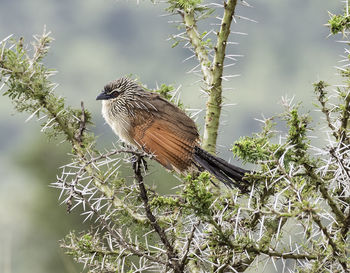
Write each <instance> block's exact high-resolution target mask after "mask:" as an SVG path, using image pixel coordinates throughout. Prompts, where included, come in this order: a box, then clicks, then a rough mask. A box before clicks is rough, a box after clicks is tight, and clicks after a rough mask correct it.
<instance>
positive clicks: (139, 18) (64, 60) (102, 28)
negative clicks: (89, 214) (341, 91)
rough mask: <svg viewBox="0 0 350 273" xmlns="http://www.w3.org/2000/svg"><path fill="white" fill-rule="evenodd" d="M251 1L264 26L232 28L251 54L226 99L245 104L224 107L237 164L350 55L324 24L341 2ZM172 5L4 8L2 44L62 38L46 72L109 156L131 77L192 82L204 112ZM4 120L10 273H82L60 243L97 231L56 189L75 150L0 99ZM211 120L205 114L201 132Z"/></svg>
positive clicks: (235, 49)
mask: <svg viewBox="0 0 350 273" xmlns="http://www.w3.org/2000/svg"><path fill="white" fill-rule="evenodd" d="M250 4H252V5H253V6H254V8H251V9H248V8H244V7H242V6H239V7H238V8H237V14H239V15H242V16H244V17H248V18H251V19H254V20H256V21H258V22H259V23H253V22H250V21H247V20H242V19H238V20H237V24H234V25H233V28H232V30H233V31H235V32H246V33H248V35H247V36H245V35H237V34H236V35H232V36H231V38H230V40H231V41H235V42H239V45H231V46H230V48H229V52H230V53H231V54H241V55H244V57H243V58H239V60H238V62H237V64H236V65H235V66H232V67H230V68H229V71H230V72H231V73H232V74H240V75H241V76H240V77H237V78H233V79H232V80H231V81H230V82H228V83H226V85H225V86H226V87H232V88H234V89H233V90H230V91H226V92H225V94H224V96H225V99H226V100H225V103H228V104H232V103H235V104H236V105H235V106H227V107H225V108H224V111H223V117H222V126H221V127H220V137H219V140H218V145H219V146H218V152H219V154H220V155H221V156H222V157H224V158H226V159H228V160H229V159H231V158H230V157H231V155H230V152H229V148H230V146H231V144H232V143H233V141H234V140H235V139H237V138H239V137H240V136H243V135H250V134H251V133H253V132H255V131H258V130H259V126H260V125H259V123H258V122H257V121H255V118H261V116H262V114H263V115H265V116H269V115H272V114H275V113H277V112H279V111H280V109H281V106H280V105H279V102H280V101H281V97H282V96H285V95H288V96H290V97H291V96H295V101H296V102H297V101H302V102H303V109H304V111H309V110H310V111H313V110H314V108H313V106H312V103H313V102H314V100H315V99H314V95H313V91H312V83H313V82H315V81H317V80H320V79H323V80H326V81H329V82H330V83H334V81H335V79H336V77H335V73H336V71H335V69H334V66H335V65H337V61H338V60H339V59H340V57H338V55H340V54H342V52H343V49H342V47H343V46H342V45H341V44H340V43H336V42H335V39H334V38H333V37H332V38H327V35H328V29H327V28H326V27H325V26H324V24H325V23H326V22H327V20H328V18H329V15H328V13H327V12H328V11H330V12H332V13H337V12H340V11H341V9H342V3H341V1H328V0H308V1H305V0H293V1H281V0H266V1H251V3H250ZM164 7H165V6H164V5H163V6H162V5H152V4H151V3H150V2H149V1H141V2H140V4H139V5H137V4H136V0H135V1H116V0H85V1H78V0H70V1H57V0H56V1H53V0H33V1H28V0H27V1H25V0H0V40H2V39H3V38H5V37H6V36H8V35H9V34H12V33H13V34H14V35H15V37H17V38H19V37H21V36H23V37H24V39H25V42H27V43H29V42H30V41H31V40H32V35H33V34H37V33H41V32H42V30H43V27H44V25H46V27H47V29H48V30H51V31H52V35H53V37H54V38H55V41H54V43H53V45H52V48H51V50H50V52H49V55H48V57H47V58H46V59H45V63H46V65H47V66H48V67H51V68H54V69H57V70H58V71H59V73H58V74H57V76H55V77H54V78H53V79H54V80H55V81H56V82H57V83H59V87H58V88H57V89H56V91H57V93H58V94H60V95H62V96H64V97H66V98H67V102H68V103H69V104H70V105H72V106H74V107H79V105H80V101H81V100H83V101H84V103H85V106H86V108H88V109H89V110H90V111H91V112H92V114H93V117H94V121H95V123H96V126H95V127H93V128H92V130H94V131H95V132H96V134H97V135H99V136H100V137H99V139H98V145H99V147H101V148H110V147H112V142H113V141H116V137H115V136H114V135H113V133H112V131H111V130H110V129H109V128H108V126H107V125H106V124H104V122H103V120H102V118H101V115H100V103H99V102H97V101H95V97H96V95H97V94H98V92H99V90H101V89H102V88H103V86H104V84H105V83H107V82H108V81H110V80H113V79H115V78H118V77H120V76H123V75H125V74H130V73H133V74H134V75H137V76H138V77H139V79H140V80H141V81H142V82H144V83H145V84H147V86H148V87H150V88H154V87H156V85H157V84H161V83H166V84H173V85H174V86H175V87H177V86H179V85H182V88H181V99H182V100H183V101H184V103H185V105H186V106H188V107H189V108H203V107H204V105H205V97H204V96H203V95H201V93H200V92H199V89H200V86H199V84H198V83H197V84H196V83H195V82H196V80H197V78H196V77H195V76H194V75H193V74H188V73H186V72H187V71H189V70H190V69H191V68H192V67H193V66H195V64H196V63H195V61H194V60H192V61H188V62H183V60H184V59H185V58H187V57H188V56H190V54H189V52H188V50H186V49H183V48H182V47H181V46H177V47H175V48H173V49H172V48H171V44H172V42H169V41H166V39H167V38H168V37H169V36H170V35H171V34H174V33H177V30H176V27H175V26H174V25H172V24H168V23H167V21H168V20H174V19H176V18H169V17H161V16H160V15H161V14H164V13H165V12H164ZM338 38H339V39H340V38H341V37H338ZM0 113H1V114H0V177H1V178H0V272H3V273H17V272H27V273H31V272H35V273H44V272H45V273H47V272H50V273H56V272H70V273H73V272H80V271H81V268H82V267H81V266H78V265H76V264H75V263H74V262H73V261H72V260H71V258H70V257H67V256H65V255H64V254H63V253H62V251H61V250H60V248H59V246H58V240H59V239H61V238H63V237H64V236H65V234H67V233H68V232H69V230H72V229H75V230H82V229H84V228H85V229H86V228H88V224H86V225H85V226H83V225H82V224H81V220H82V218H81V217H80V216H79V212H78V211H77V212H73V213H72V214H67V213H66V208H65V206H64V205H62V206H59V205H58V204H59V201H58V195H59V192H58V191H57V190H55V189H53V188H50V187H49V186H48V185H49V183H51V182H54V181H55V177H56V174H57V173H58V170H57V169H58V167H59V166H61V165H63V164H65V163H67V162H68V160H69V158H68V157H67V155H66V153H67V152H68V151H69V147H67V146H65V145H59V144H57V143H49V142H48V141H47V140H46V138H45V136H44V135H43V134H42V133H40V126H39V125H38V123H37V122H35V121H34V120H32V121H30V122H28V123H25V122H24V121H25V120H26V118H27V115H24V114H17V113H15V111H14V110H13V107H12V105H11V102H10V101H9V99H8V98H7V97H1V100H0ZM203 122H204V120H203V115H200V116H199V118H198V120H197V123H198V126H199V127H201V126H202V125H203ZM152 165H153V166H154V168H155V171H154V172H155V174H156V175H155V176H153V178H152V177H151V178H149V181H148V182H149V183H155V184H157V183H158V181H167V180H168V177H169V176H167V174H166V172H165V171H164V170H162V168H158V167H157V166H156V165H157V164H155V163H152ZM158 174H160V175H161V176H159V175H158ZM165 176H167V178H165V179H164V177H165ZM156 178H158V179H156ZM168 183H174V185H175V184H176V183H175V182H169V181H168ZM166 188H169V185H164V184H163V185H159V190H160V191H165V190H166ZM266 271H269V269H268V268H267V269H266Z"/></svg>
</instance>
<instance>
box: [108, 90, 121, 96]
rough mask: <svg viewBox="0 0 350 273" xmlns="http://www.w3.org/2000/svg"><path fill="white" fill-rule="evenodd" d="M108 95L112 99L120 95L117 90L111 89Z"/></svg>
mask: <svg viewBox="0 0 350 273" xmlns="http://www.w3.org/2000/svg"><path fill="white" fill-rule="evenodd" d="M108 94H109V95H110V96H112V97H118V95H119V94H120V92H119V90H118V89H113V90H112V91H110V92H108Z"/></svg>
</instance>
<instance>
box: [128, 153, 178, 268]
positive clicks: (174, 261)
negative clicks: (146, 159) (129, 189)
mask: <svg viewBox="0 0 350 273" xmlns="http://www.w3.org/2000/svg"><path fill="white" fill-rule="evenodd" d="M141 164H142V157H141V156H140V155H137V161H136V164H134V165H133V167H134V173H135V178H136V181H137V184H138V186H139V189H140V197H141V199H142V201H143V205H144V209H145V211H146V215H147V218H148V220H149V221H150V224H151V226H152V227H153V228H154V230H155V231H156V233H157V234H158V236H159V238H160V240H161V241H162V243H163V244H164V246H165V248H166V250H167V255H168V259H169V261H170V263H171V267H172V268H173V270H174V272H176V273H180V272H183V270H182V268H181V265H180V263H179V258H178V255H177V253H176V250H175V249H174V247H173V246H172V245H171V243H170V242H169V240H168V237H167V235H166V233H165V231H164V229H163V228H161V227H160V225H159V224H158V222H157V219H156V217H155V216H154V214H153V213H152V210H151V207H150V205H149V200H148V195H147V190H146V188H145V185H144V183H143V176H142V174H141Z"/></svg>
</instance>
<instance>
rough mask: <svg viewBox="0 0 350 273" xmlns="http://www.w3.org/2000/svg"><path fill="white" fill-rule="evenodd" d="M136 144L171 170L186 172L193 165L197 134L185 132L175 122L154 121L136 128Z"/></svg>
mask: <svg viewBox="0 0 350 273" xmlns="http://www.w3.org/2000/svg"><path fill="white" fill-rule="evenodd" d="M133 138H134V140H135V142H136V143H137V144H138V145H139V146H140V147H141V148H142V149H143V150H145V151H146V152H147V153H150V154H153V155H154V156H155V159H156V160H157V161H158V162H159V163H160V164H162V165H163V166H164V167H165V168H167V169H169V170H173V169H175V170H177V171H180V172H182V171H184V170H186V169H187V168H188V167H189V166H190V165H191V164H192V156H193V150H194V146H195V144H196V142H197V141H198V137H197V132H195V133H193V132H188V133H187V132H185V131H184V130H183V128H180V127H179V126H178V125H177V124H176V123H174V122H173V121H168V120H164V119H152V120H149V121H148V122H144V123H143V124H139V125H138V126H135V127H134V136H133Z"/></svg>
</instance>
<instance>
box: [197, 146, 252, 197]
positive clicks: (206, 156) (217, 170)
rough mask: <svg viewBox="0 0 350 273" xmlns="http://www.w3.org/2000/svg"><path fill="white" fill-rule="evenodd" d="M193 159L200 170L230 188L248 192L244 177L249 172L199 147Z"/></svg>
mask: <svg viewBox="0 0 350 273" xmlns="http://www.w3.org/2000/svg"><path fill="white" fill-rule="evenodd" d="M193 158H194V161H195V164H196V166H199V168H200V170H203V169H205V170H207V171H208V172H210V173H211V174H212V175H214V176H215V177H216V178H217V179H218V180H220V181H221V182H223V183H224V184H225V185H227V186H228V187H230V188H232V187H237V188H239V189H240V190H241V191H246V190H247V186H248V185H247V181H243V177H244V175H245V174H246V173H249V171H248V170H244V169H242V168H239V167H237V166H234V165H232V164H230V163H228V162H227V161H225V160H223V159H222V158H219V157H217V156H214V155H212V154H210V153H208V152H207V151H205V150H203V149H201V148H200V147H198V146H197V147H195V150H194V157H193Z"/></svg>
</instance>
